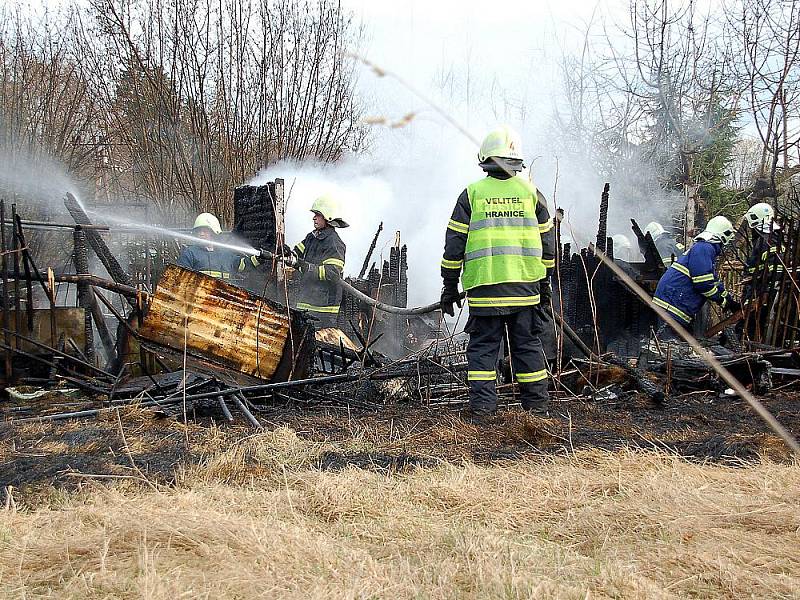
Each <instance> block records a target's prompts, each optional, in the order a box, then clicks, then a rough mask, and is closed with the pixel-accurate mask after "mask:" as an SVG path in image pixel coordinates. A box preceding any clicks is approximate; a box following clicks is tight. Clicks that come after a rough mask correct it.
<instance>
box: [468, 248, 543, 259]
mask: <svg viewBox="0 0 800 600" xmlns="http://www.w3.org/2000/svg"><path fill="white" fill-rule="evenodd" d="M486 256H538V257H541V256H542V249H541V248H525V247H521V246H492V247H490V248H479V249H478V250H472V251H471V252H467V253H466V254H465V255H464V260H475V259H476V258H484V257H486Z"/></svg>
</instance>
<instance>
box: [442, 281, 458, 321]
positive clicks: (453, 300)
mask: <svg viewBox="0 0 800 600" xmlns="http://www.w3.org/2000/svg"><path fill="white" fill-rule="evenodd" d="M441 304H442V312H443V313H444V314H446V315H450V316H451V317H454V316H455V314H456V311H455V308H453V305H454V304H456V305H458V308H461V294H459V293H458V284H457V283H454V284H447V283H445V285H444V287H443V288H442V299H441Z"/></svg>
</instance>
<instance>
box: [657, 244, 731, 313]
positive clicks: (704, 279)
mask: <svg viewBox="0 0 800 600" xmlns="http://www.w3.org/2000/svg"><path fill="white" fill-rule="evenodd" d="M720 252H722V246H721V245H720V244H712V243H711V242H707V241H705V240H698V241H696V242H695V243H694V245H693V246H692V247H691V248H690V249H689V251H688V252H687V253H686V254H684V255H683V256H681V257H680V258H678V260H677V261H676V262H674V263H673V264H672V266H670V267H669V268H668V269H667V270H666V271H665V272H664V274H663V275H662V276H661V279H660V280H659V282H658V287H657V288H656V294H655V296H654V297H653V303H654V304H656V305H657V306H660V307H661V308H663V309H664V310H666V311H667V312H669V313H670V314H671V315H672V316H673V317H674V318H675V320H677V321H678V322H680V323H681V324H683V325H688V324H689V322H690V321H691V320H692V319H693V318H694V316H695V315H696V314H697V313H698V311H699V310H700V309H701V308H702V307H703V304H704V303H705V301H706V300H711V301H713V302H716V303H717V304H720V305H721V306H723V307H724V306H725V303H726V302H727V298H728V290H726V289H725V284H723V283H722V281H720V279H719V277H718V276H717V273H716V271H715V269H714V268H715V266H716V262H717V258H718V257H719V255H720Z"/></svg>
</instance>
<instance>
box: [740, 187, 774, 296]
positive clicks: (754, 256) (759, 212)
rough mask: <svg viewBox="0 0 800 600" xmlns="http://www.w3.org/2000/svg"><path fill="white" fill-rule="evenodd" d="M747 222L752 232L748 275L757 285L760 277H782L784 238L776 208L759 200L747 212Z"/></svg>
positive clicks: (747, 265)
mask: <svg viewBox="0 0 800 600" xmlns="http://www.w3.org/2000/svg"><path fill="white" fill-rule="evenodd" d="M744 218H745V222H746V223H747V225H748V226H749V228H750V231H751V232H752V237H751V242H752V243H751V250H750V256H749V257H748V259H747V263H746V265H745V266H746V270H747V275H748V276H750V277H751V278H752V284H753V285H754V286H756V284H757V283H758V282H757V280H758V279H759V278H764V277H765V275H764V271H765V270H766V271H767V275H766V278H767V279H773V277H772V275H773V273H775V277H774V279H778V280H779V279H780V276H781V274H782V273H783V270H784V269H783V264H782V263H781V261H780V259H779V256H780V254H779V253H780V252H781V251H782V250H783V240H782V235H781V232H780V229H781V227H780V225H778V224H777V223H776V222H775V210H774V209H773V208H772V206H770V205H769V204H767V203H766V202H759V203H758V204H754V205H753V206H751V207H750V209H749V210H748V211H747V213H745V216H744ZM756 287H757V286H756Z"/></svg>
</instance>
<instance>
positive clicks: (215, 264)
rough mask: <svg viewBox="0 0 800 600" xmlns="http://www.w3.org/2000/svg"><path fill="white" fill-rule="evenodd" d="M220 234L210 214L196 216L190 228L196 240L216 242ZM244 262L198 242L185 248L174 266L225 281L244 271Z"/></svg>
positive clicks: (215, 219)
mask: <svg viewBox="0 0 800 600" xmlns="http://www.w3.org/2000/svg"><path fill="white" fill-rule="evenodd" d="M221 233H222V227H220V224H219V220H218V219H217V217H215V216H214V215H212V214H211V213H200V214H199V215H197V218H196V219H195V220H194V226H193V227H192V234H193V235H194V236H195V237H196V238H200V240H209V241H216V240H217V238H218V237H219V235H220V234H221ZM245 260H246V259H243V258H241V256H240V255H238V254H236V253H234V252H232V251H231V250H228V249H227V248H220V247H219V246H214V245H212V244H203V243H202V242H198V243H196V244H192V245H189V246H186V247H185V248H184V249H183V251H181V254H180V256H178V260H177V261H176V264H177V265H178V266H179V267H183V268H184V269H190V270H192V271H196V272H198V273H203V274H205V275H210V276H211V277H217V278H219V279H226V280H227V279H231V277H232V276H233V274H234V273H236V272H237V271H240V270H241V271H243V270H244V267H243V265H242V262H243V261H245Z"/></svg>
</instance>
